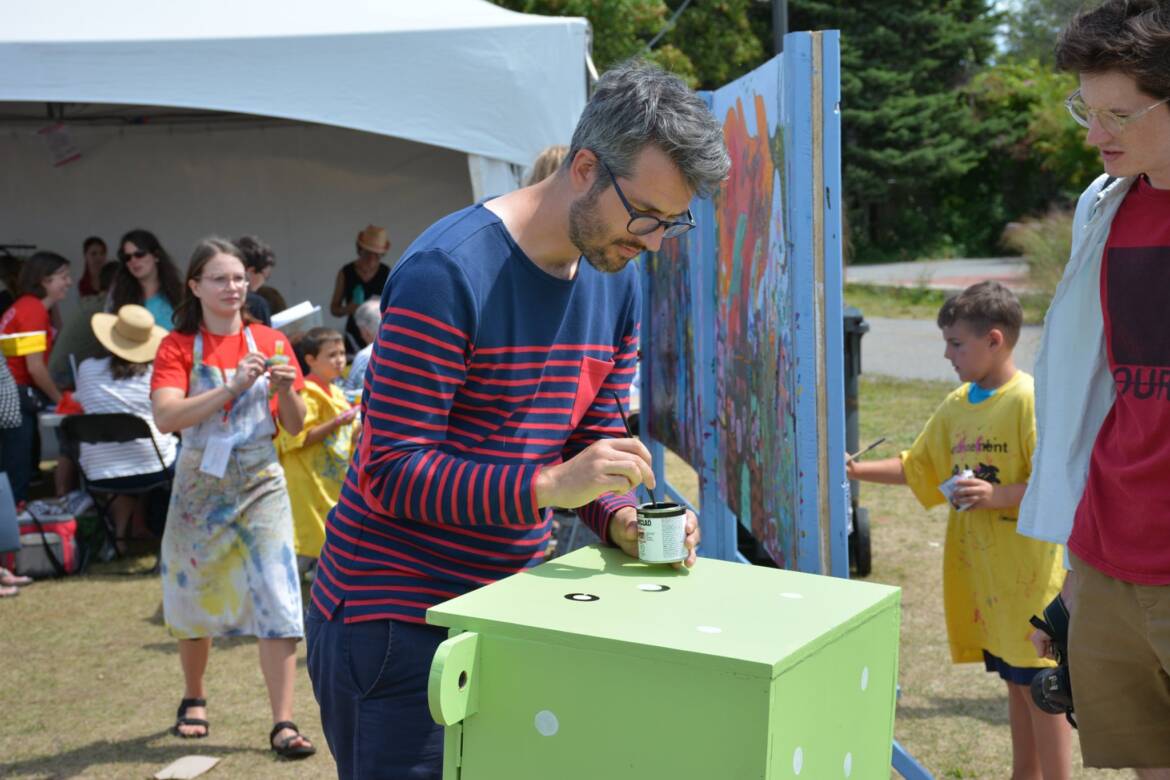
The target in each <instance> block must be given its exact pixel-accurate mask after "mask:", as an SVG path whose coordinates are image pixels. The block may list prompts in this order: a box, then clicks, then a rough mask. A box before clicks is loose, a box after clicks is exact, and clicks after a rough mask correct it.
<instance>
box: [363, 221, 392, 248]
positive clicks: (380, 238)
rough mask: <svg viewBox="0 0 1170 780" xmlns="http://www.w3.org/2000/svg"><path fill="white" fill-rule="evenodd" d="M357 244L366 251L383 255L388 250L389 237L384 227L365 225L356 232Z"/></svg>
mask: <svg viewBox="0 0 1170 780" xmlns="http://www.w3.org/2000/svg"><path fill="white" fill-rule="evenodd" d="M357 245H358V246H360V247H361V248H362V249H364V250H366V251H367V252H374V253H376V254H379V255H384V254H386V252H388V251H390V237H389V236H388V235H386V228H381V227H378V226H377V225H366V229H365V230H363V231H362V232H360V233H358V237H357Z"/></svg>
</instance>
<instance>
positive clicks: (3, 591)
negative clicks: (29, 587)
mask: <svg viewBox="0 0 1170 780" xmlns="http://www.w3.org/2000/svg"><path fill="white" fill-rule="evenodd" d="M19 595H20V588H18V587H16V586H15V585H0V599H8V598H12V597H13V596H19Z"/></svg>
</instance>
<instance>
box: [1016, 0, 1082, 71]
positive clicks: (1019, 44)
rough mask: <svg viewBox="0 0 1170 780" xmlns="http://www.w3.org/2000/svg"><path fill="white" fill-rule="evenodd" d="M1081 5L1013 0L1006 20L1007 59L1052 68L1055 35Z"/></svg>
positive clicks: (1073, 0) (1068, 0) (1067, 0)
mask: <svg viewBox="0 0 1170 780" xmlns="http://www.w3.org/2000/svg"><path fill="white" fill-rule="evenodd" d="M1083 5H1085V0H1016V2H1014V3H1013V5H1012V8H1011V10H1010V11H1009V12H1008V15H1007V20H1006V31H1005V36H1004V37H1005V39H1006V47H1005V48H1006V58H1007V59H1010V60H1013V61H1016V62H1027V61H1030V60H1035V61H1036V62H1039V63H1040V64H1041V65H1043V66H1046V67H1051V66H1052V64H1053V60H1054V54H1053V45H1054V44H1055V43H1056V36H1057V34H1058V33H1059V32H1060V30H1061V28H1063V27H1064V26H1065V24H1067V23H1068V20H1069V19H1071V18H1072V16H1073V14H1075V13H1076V12H1077V11H1078V10H1080V8H1081V7H1082V6H1083Z"/></svg>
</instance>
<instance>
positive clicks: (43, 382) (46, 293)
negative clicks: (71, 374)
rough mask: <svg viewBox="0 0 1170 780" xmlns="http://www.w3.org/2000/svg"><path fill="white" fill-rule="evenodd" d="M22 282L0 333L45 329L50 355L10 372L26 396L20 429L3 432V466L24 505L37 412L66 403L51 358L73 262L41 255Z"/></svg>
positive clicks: (19, 362)
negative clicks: (56, 317)
mask: <svg viewBox="0 0 1170 780" xmlns="http://www.w3.org/2000/svg"><path fill="white" fill-rule="evenodd" d="M18 284H19V287H20V290H21V291H22V292H23V293H24V294H23V295H21V296H20V297H19V298H17V299H16V302H15V303H13V304H12V306H11V307H10V308H9V309H8V310H7V311H5V312H4V315H3V316H0V332H3V333H26V332H29V331H43V332H44V334H45V351H44V352H34V353H32V354H29V355H22V356H19V357H10V358H8V370H9V371H11V372H12V378H13V379H15V380H16V384H17V390H18V391H19V392H20V411H21V423H20V427H18V428H8V429H6V430H4V431H2V432H0V448H2V450H3V452H2V454H0V462H2V463H3V465H4V471H6V472H7V473H8V481H9V482H10V483H11V484H12V494H13V496H14V497H15V498H16V500H17V501H24V500H25V499H26V498H28V484H29V482H30V481H32V475H33V470H34V469H35V468H36V463H37V461H38V460H39V459H40V447H38V446H37V445H38V440H37V413H38V412H39V411H40V410H41V409H43V408H45V407H47V406H48V405H49V404H50V403H53V404H55V403H57V402H58V401H60V400H61V391H60V390H59V389H58V388H57V386H56V385H55V384H53V380H52V378H51V377H50V376H49V368H48V366H47V364H46V361H45V356H46V355H48V354H49V352H50V351H51V350H52V349H53V336H54V335H56V333H55V331H54V330H53V322H52V315H51V314H50V309H52V308H53V307H54V306H56V305H57V304H58V303H60V302H61V301H62V300H64V299H65V295H66V294H67V293H68V292H69V288H70V286H72V284H73V280H72V279H71V278H70V276H69V261H68V260H66V259H65V258H64V257H61V255H58V254H56V253H54V252H37V253H36V254H34V255H33V256H32V257H30V258H29V259H28V260H26V261H25V263H24V267H23V268H21V271H20V281H19V283H18Z"/></svg>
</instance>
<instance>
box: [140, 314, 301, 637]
mask: <svg viewBox="0 0 1170 780" xmlns="http://www.w3.org/2000/svg"><path fill="white" fill-rule="evenodd" d="M244 335H245V337H246V339H247V342H248V349H249V350H251V351H256V342H255V340H254V339H253V338H252V332H251V329H249V328H245V329H244ZM233 373H234V370H229V371H220V370H219V369H218V368H217V367H216V366H210V365H206V364H204V362H203V334H202V333H198V334H196V336H195V349H194V366H193V367H192V369H191V377H190V390H189V391H188V396H195V395H198V394H200V393H202V392H205V391H207V390H210V389H213V388H215V387H218V386H220V385H222V384H224V383H225V382H227V381H229V380H230V379H231V375H232V374H233ZM274 432H275V426H274V425H273V422H272V413H271V411H270V409H269V404H268V378H267V377H266V376H262V377H260V378H259V379H258V380H256V383H255V384H253V385H252V387H250V388H249V389H248V391H247V392H246V393H243V394H242V395H240V397H239V398H237V399H236V401H235V402H234V403H233V404H232V405H231V408H230V410H229V411H228V412H227V413H226V414H220V413H217V414H215V415H214V416H213V417H211V418H210V419H208V420H205V421H203V422H201V423H199V424H198V425H195V426H193V427H191V428H187V429H184V431H183V448H182V453H181V454H180V456H179V462H178V465H177V468H176V471H175V482H174V489H173V491H172V493H171V505H170V509H169V511H168V513H167V526H166V531H165V533H164V534H163V540H162V581H163V614H164V616H165V618H166V622H167V627H168V628H169V629H170V631H171V633H172V634H173V635H174V636H176V637H178V638H180V639H195V638H199V637H214V636H240V635H246V636H256V637H261V638H278V637H290V638H298V639H299V638H301V637H302V636H304V623H303V619H302V613H303V608H302V606H301V589H300V581H299V578H298V576H297V563H296V555H295V553H294V552H293V523H292V509H291V507H290V505H289V500H288V490H287V487H286V485H285V481H284V471H283V470H282V469H281V467H280V461H279V460H278V459H277V456H276V450H275V448H274V446H273V443H272V435H273V433H274ZM225 437H226V438H228V439H230V445H231V454H230V455H228V456H227V467H226V469H225V470H224V472H223V477H222V478H217V477H215V476H213V475H212V474H209V473H206V472H205V471H204V470H202V468H201V466H203V465H204V463H205V461H204V450H205V448H207V447H208V446H209V443H210V445H211V446H212V447H213V448H214V447H215V446H216V440H217V438H219V439H220V440H221V443H222V439H223V438H225Z"/></svg>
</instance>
